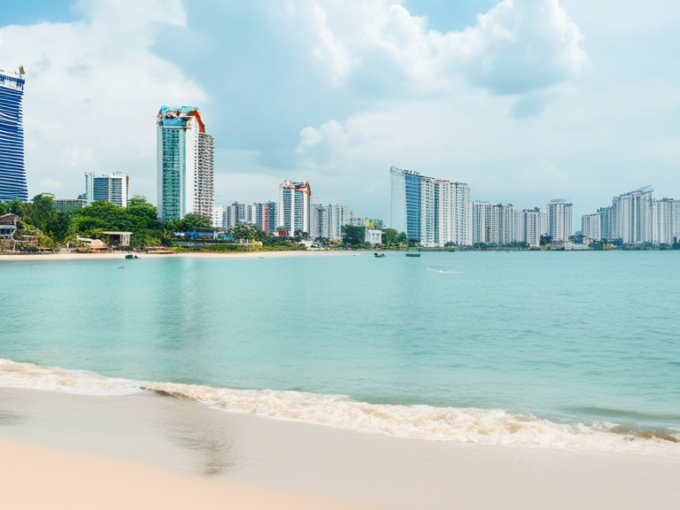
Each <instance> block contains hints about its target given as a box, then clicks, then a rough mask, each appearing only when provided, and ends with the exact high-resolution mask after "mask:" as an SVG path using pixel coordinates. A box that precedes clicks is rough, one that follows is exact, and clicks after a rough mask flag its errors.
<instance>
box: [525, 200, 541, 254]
mask: <svg viewBox="0 0 680 510" xmlns="http://www.w3.org/2000/svg"><path fill="white" fill-rule="evenodd" d="M542 215H543V212H542V211H541V209H539V208H538V207H537V208H536V209H525V210H524V211H522V223H523V230H524V237H523V238H522V239H521V240H520V242H523V243H527V244H529V246H535V247H538V246H541V222H542V221H543V220H542Z"/></svg>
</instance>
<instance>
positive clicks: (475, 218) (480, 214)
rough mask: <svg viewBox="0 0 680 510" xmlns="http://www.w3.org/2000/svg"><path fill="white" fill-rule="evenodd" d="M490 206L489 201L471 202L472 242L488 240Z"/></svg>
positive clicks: (485, 241)
mask: <svg viewBox="0 0 680 510" xmlns="http://www.w3.org/2000/svg"><path fill="white" fill-rule="evenodd" d="M491 206H492V204H491V203H489V202H472V206H471V207H472V244H477V243H488V242H489V235H488V231H489V227H488V226H487V225H490V224H491Z"/></svg>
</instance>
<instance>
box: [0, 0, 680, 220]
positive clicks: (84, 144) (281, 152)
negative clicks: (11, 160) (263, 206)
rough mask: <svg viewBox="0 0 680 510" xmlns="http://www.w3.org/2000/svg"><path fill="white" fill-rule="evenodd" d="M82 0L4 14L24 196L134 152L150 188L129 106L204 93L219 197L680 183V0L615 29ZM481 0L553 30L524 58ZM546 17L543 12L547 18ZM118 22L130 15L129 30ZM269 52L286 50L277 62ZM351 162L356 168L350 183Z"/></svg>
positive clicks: (143, 126)
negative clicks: (295, 181)
mask: <svg viewBox="0 0 680 510" xmlns="http://www.w3.org/2000/svg"><path fill="white" fill-rule="evenodd" d="M74 3H75V1H74V2H68V1H65V2H62V4H63V9H61V10H59V12H56V11H53V10H52V9H45V10H44V14H41V16H44V18H43V19H42V23H41V24H38V23H37V21H38V20H37V19H35V18H34V17H33V16H34V14H33V13H32V12H31V9H30V8H29V7H22V6H12V7H11V8H10V9H8V10H7V12H6V13H4V14H5V15H4V16H3V21H2V26H1V27H0V33H1V34H2V44H1V45H0V62H1V63H2V67H3V68H4V69H16V68H18V66H19V65H24V66H25V69H26V72H27V79H28V80H29V81H28V89H27V90H28V91H30V94H29V96H28V97H27V98H26V99H25V101H24V106H25V114H26V115H27V116H28V118H32V119H34V120H33V121H31V122H26V124H25V130H26V143H27V146H29V145H30V146H31V147H32V148H33V150H32V151H31V152H30V153H28V154H27V159H26V167H27V169H28V171H29V173H30V175H31V177H30V180H29V196H33V195H35V194H37V193H40V192H42V191H44V190H46V189H51V190H52V191H53V192H54V193H55V194H57V195H58V196H77V194H78V193H80V192H81V191H80V188H81V186H80V181H75V180H72V179H71V178H70V175H71V172H75V173H76V174H82V172H85V171H91V172H95V173H96V174H97V175H99V174H102V173H107V174H108V173H112V172H114V171H124V172H126V173H128V174H129V175H130V176H131V178H132V179H133V180H134V182H135V190H136V192H138V193H139V194H142V195H145V196H147V197H148V198H149V200H151V201H156V191H155V181H156V179H155V171H154V169H155V161H154V159H155V153H153V151H152V150H151V149H150V147H153V141H154V139H155V133H154V130H153V126H149V125H148V124H147V123H145V122H140V121H139V120H137V119H136V118H137V116H138V117H139V118H140V119H141V118H142V117H145V118H147V117H150V116H151V115H153V114H154V113H155V112H156V111H157V109H158V105H159V102H160V101H161V100H162V101H163V102H165V103H167V104H176V105H180V104H196V105H199V106H201V107H202V109H203V110H204V120H205V121H206V123H207V125H208V126H210V133H211V134H213V135H214V136H215V137H216V146H215V188H216V189H217V190H223V191H218V194H217V195H216V196H215V198H216V201H217V202H221V203H233V202H234V201H235V200H239V201H244V202H248V203H251V202H255V201H260V200H262V199H263V198H262V197H271V198H274V197H272V196H271V195H269V193H267V190H271V189H276V187H277V186H278V185H279V184H280V182H281V181H283V180H284V179H286V178H300V179H307V180H309V181H310V182H313V183H314V186H315V190H317V191H318V194H319V195H320V196H323V197H324V201H325V202H328V203H339V204H343V203H344V204H350V203H351V204H352V207H353V208H354V209H356V210H360V211H362V214H366V215H367V216H372V217H383V218H386V217H387V216H388V211H389V198H388V193H389V183H388V182H386V181H385V179H384V171H385V170H384V169H385V168H389V166H390V165H397V166H400V167H403V168H414V169H422V171H423V172H425V173H428V174H431V175H437V176H439V177H441V178H444V179H449V180H460V181H462V182H468V183H469V184H470V186H471V188H472V196H471V199H472V200H488V201H490V202H494V203H512V204H513V205H514V207H515V208H516V209H520V210H523V209H530V208H532V207H535V205H536V204H545V203H547V202H548V201H549V200H551V199H552V198H554V197H560V196H564V197H569V198H571V200H572V201H573V204H574V216H575V217H576V218H580V216H582V215H583V214H588V213H593V212H594V211H596V209H597V207H601V205H602V204H606V203H608V202H609V200H610V198H611V195H613V194H614V189H613V188H614V187H615V188H616V189H618V190H632V189H637V188H639V187H641V186H643V185H646V184H649V183H653V184H654V186H655V188H656V189H657V190H659V191H658V192H659V193H660V194H663V195H666V196H671V197H674V196H680V183H678V182H677V179H675V178H674V177H673V175H674V173H675V172H677V169H678V168H679V167H680V160H679V158H680V155H678V153H677V151H676V150H675V149H674V146H675V145H676V140H675V138H676V137H677V127H678V114H677V108H678V103H677V97H678V94H677V90H676V89H677V87H675V86H674V85H673V83H674V82H673V81H672V80H670V81H669V79H668V76H669V73H670V74H671V75H672V74H673V73H675V71H674V69H677V68H678V66H674V65H673V64H674V63H675V62H677V58H678V57H677V55H675V54H673V53H670V54H668V55H666V56H664V58H659V57H658V55H657V51H658V48H659V45H658V44H656V42H655V41H656V39H655V38H658V37H666V38H670V39H671V40H675V39H674V38H675V37H677V36H676V35H675V34H674V33H673V31H672V27H676V26H677V23H676V22H677V16H678V12H677V11H678V9H679V8H676V7H674V6H668V5H666V4H664V7H663V9H662V8H661V7H660V5H661V3H660V2H657V1H655V0H652V1H650V2H647V3H645V7H644V8H643V7H638V6H628V7H626V9H627V10H626V11H625V13H624V14H625V16H624V14H622V16H623V21H622V18H621V17H617V18H616V19H617V20H619V22H624V24H625V23H629V24H631V25H632V24H635V25H636V29H635V30H633V31H631V32H629V34H628V36H627V37H626V40H625V44H622V41H621V38H620V37H619V34H618V32H617V30H618V29H617V28H616V27H614V26H612V23H610V22H608V21H607V20H608V19H609V18H607V17H606V16H604V15H603V13H604V11H603V10H602V9H603V8H602V5H601V2H600V1H597V0H596V1H595V2H588V3H587V5H586V3H585V2H584V1H583V0H573V1H570V2H569V3H568V4H567V3H565V2H556V1H554V2H552V1H551V2H547V1H542V2H540V5H542V6H544V7H545V10H544V12H545V16H546V17H548V18H549V19H547V20H546V19H544V18H543V17H540V18H538V19H537V18H535V17H533V16H532V15H531V14H530V13H529V12H528V11H526V10H525V9H523V8H522V4H523V3H524V2H513V7H512V9H510V10H504V9H496V10H493V11H492V10H491V9H492V8H495V7H497V4H498V3H497V2H465V3H463V2H458V1H452V2H446V3H442V4H441V5H435V4H434V3H432V2H427V3H418V4H417V3H415V2H401V3H400V6H399V8H397V7H394V8H392V9H391V7H392V6H391V5H390V3H389V2H386V3H381V2H377V1H376V2H369V4H371V5H372V6H373V7H372V8H371V9H369V10H367V11H366V12H364V13H361V14H358V13H356V9H354V8H353V7H352V2H347V3H346V4H347V5H331V3H330V2H326V1H320V2H318V7H319V9H321V10H320V11H314V9H311V8H310V6H308V5H303V3H300V2H295V1H294V2H292V5H294V6H295V12H288V11H285V10H283V11H282V10H281V8H276V7H274V6H267V7H262V6H260V8H257V7H255V6H252V7H251V6H241V7H239V8H238V10H239V12H242V14H243V16H245V18H244V17H243V16H240V15H236V14H237V12H236V11H235V9H236V7H235V6H234V5H228V4H229V3H220V4H219V5H217V4H215V5H212V6H211V7H210V8H208V7H207V6H208V4H209V2H205V1H201V2H192V3H191V4H188V3H180V2H174V1H170V2H167V3H166V4H167V5H166V8H165V9H157V10H155V9H149V10H144V9H141V7H139V8H138V7H135V8H130V7H128V8H126V9H122V8H121V7H120V6H119V5H117V4H116V3H115V2H104V1H103V0H93V1H92V2H87V3H85V2H81V3H80V5H79V6H78V8H77V9H70V7H71V6H72V5H73V4H74ZM532 5H533V4H532ZM598 5H599V7H598ZM241 10H242V11H241ZM536 10H537V11H538V10H539V9H536ZM41 12H42V11H41ZM316 12H318V13H319V16H322V15H323V16H322V17H321V18H317V17H316ZM350 13H354V15H356V16H357V19H356V20H355V21H356V23H355V21H354V20H353V18H352V16H349V14H350ZM660 13H663V15H660ZM397 14H398V16H397ZM476 14H484V15H485V16H487V17H486V18H485V19H488V21H489V23H490V26H492V27H499V28H500V27H502V28H503V29H505V30H507V31H508V32H509V33H512V34H513V35H515V36H516V40H517V41H518V43H519V42H521V44H533V45H534V47H539V48H542V49H543V51H544V53H542V54H541V58H540V59H538V60H537V61H536V62H535V63H534V64H530V63H527V62H526V61H524V60H523V57H522V53H521V52H518V51H517V50H518V48H519V46H515V45H512V44H510V43H506V42H504V41H490V40H488V37H489V34H488V33H486V32H484V30H482V28H481V26H480V24H479V23H478V21H477V19H476V18H475V15H476ZM513 16H515V17H513ZM541 16H543V15H541ZM237 19H238V20H241V23H242V25H240V26H239V25H238V24H237V23H235V20H237ZM322 19H325V21H323V22H322V21H321V20H322ZM379 19H385V20H386V24H385V25H376V22H377V20H379ZM218 20H219V21H218ZM510 20H514V21H513V22H512V23H511V22H510ZM626 20H627V21H626ZM387 21H389V23H387ZM216 23H218V24H220V28H219V29H217V27H216V26H215V24H216ZM638 23H640V26H639V27H638V26H637V24H638ZM541 24H543V26H546V27H547V29H546V31H545V32H540V33H539V32H537V31H536V29H535V27H537V26H541ZM10 25H11V26H10ZM366 26H376V30H378V29H379V30H378V32H376V33H375V36H376V37H377V39H368V38H366V37H363V36H364V35H365V34H364V32H363V30H364V29H363V28H362V27H366ZM97 27H105V29H103V30H99V29H97ZM324 27H325V29H327V32H323V29H324ZM400 27H401V28H404V30H406V29H408V30H407V31H406V32H404V33H408V34H409V37H410V38H404V39H398V40H396V41H395V43H394V44H395V46H394V47H393V51H392V52H390V51H387V47H383V46H380V44H381V43H382V42H385V41H389V40H391V39H390V37H391V35H393V33H392V31H393V30H396V29H397V28H400ZM466 28H467V29H469V30H468V33H470V34H472V35H474V36H475V37H477V38H478V41H479V42H480V45H479V48H480V50H479V51H480V52H481V53H480V54H478V55H473V56H472V57H471V58H472V60H471V61H469V62H466V63H461V62H459V61H458V60H457V58H458V57H457V55H456V54H455V53H451V52H446V51H443V50H442V51H441V52H438V51H437V50H436V47H435V46H434V41H435V39H436V37H441V39H442V40H445V41H450V42H451V48H455V47H456V46H455V40H456V38H457V37H460V36H461V34H463V31H464V30H465V29H466ZM430 30H431V31H432V33H433V38H428V36H427V34H428V33H429V31H430ZM322 32H323V33H329V34H331V35H332V36H333V37H331V38H330V39H329V40H328V41H330V42H328V43H327V44H330V45H331V47H335V46H332V45H334V44H335V45H336V46H337V48H338V51H337V52H336V53H329V46H327V45H326V43H324V42H323V40H322V39H321V37H320V35H319V34H320V33H322ZM293 33H294V34H296V37H295V38H291V37H287V35H289V34H293ZM503 33H505V32H503ZM112 34H125V35H124V39H125V41H126V45H123V46H120V45H119V44H118V43H119V38H118V37H116V38H115V39H111V37H113V35H112ZM218 34H222V35H220V36H218ZM223 34H234V36H235V37H236V35H235V34H238V37H239V38H240V39H239V40H242V41H245V42H244V44H241V45H239V53H238V54H234V53H233V52H232V50H231V49H230V48H231V45H226V48H225V45H224V44H222V42H223V41H222V39H223ZM435 36H436V37H435ZM558 36H564V39H562V38H561V37H558ZM553 37H554V38H553ZM116 41H118V42H116ZM179 41H184V42H185V44H181V45H180V44H179ZM409 41H410V42H412V43H413V45H414V46H413V47H414V48H416V47H418V48H423V51H424V53H423V54H422V55H421V56H420V57H422V58H420V57H418V58H420V61H421V62H422V64H423V66H422V67H421V68H416V67H413V65H412V64H413V63H414V60H409V59H408V58H407V57H408V55H409V53H408V52H407V51H406V50H407V48H408V47H410V46H408V45H409V44H410V43H409ZM251 43H252V44H251ZM178 45H179V46H178ZM664 47H668V48H670V47H672V45H664ZM103 48H107V52H111V51H113V54H111V57H112V58H104V55H103V54H102V52H103ZM256 48H259V49H258V50H257V51H256V50H255V49H256ZM612 48H616V52H618V53H616V52H615V54H612ZM632 49H634V54H635V55H637V56H638V58H635V59H633V60H632V61H631V59H629V58H624V55H628V52H630V51H632ZM316 50H318V51H316ZM109 54H110V53H107V55H109ZM265 55H276V59H275V60H276V62H277V65H275V66H272V65H270V62H269V60H267V58H265V57H264V56H265ZM333 55H336V57H333ZM343 55H344V56H345V57H343ZM484 58H489V59H490V61H492V62H494V66H492V67H491V68H490V69H488V72H489V74H480V68H479V67H478V64H479V63H480V62H482V61H483V60H484ZM513 58H516V59H517V60H515V61H514V62H516V65H514V66H513V67H508V66H510V64H511V62H513V60H512V59H513ZM343 59H344V60H343ZM343 62H344V64H342V63H343ZM622 62H625V63H626V64H625V65H622V64H621V63H622ZM341 64H342V65H341ZM417 69H420V71H417ZM507 69H512V70H513V72H512V73H506V72H505V70H507ZM206 70H210V72H206ZM265 70H266V74H263V73H264V71H265ZM419 73H420V74H419ZM550 73H553V74H550ZM110 76H115V77H116V79H115V80H108V79H106V77H110ZM259 76H268V77H269V78H271V79H269V78H268V79H267V80H261V79H259V78H257V77H259ZM510 77H512V78H513V80H512V81H510V80H509V78H510ZM102 84H104V86H102ZM371 91H372V92H371ZM225 92H226V93H225ZM104 119H106V120H105V121H104ZM121 126H125V128H124V129H121ZM359 179H360V180H361V183H362V185H361V186H358V187H347V186H343V183H345V182H349V181H354V182H358V180H359ZM246 185H247V186H246ZM232 190H244V191H243V192H241V193H236V192H232ZM271 198H267V199H271ZM350 198H351V200H350ZM577 221H578V220H577ZM574 227H575V230H576V229H577V228H576V227H577V224H576V223H575V225H574Z"/></svg>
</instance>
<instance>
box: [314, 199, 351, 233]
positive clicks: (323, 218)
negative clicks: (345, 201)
mask: <svg viewBox="0 0 680 510" xmlns="http://www.w3.org/2000/svg"><path fill="white" fill-rule="evenodd" d="M310 208H311V213H310V233H309V234H310V237H311V238H312V239H316V238H317V237H323V238H325V239H328V240H331V241H340V240H342V227H343V226H344V225H346V224H347V219H346V216H345V208H344V207H343V206H341V205H338V204H329V205H321V204H311V206H310Z"/></svg>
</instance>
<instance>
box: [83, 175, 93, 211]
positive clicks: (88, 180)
mask: <svg viewBox="0 0 680 510" xmlns="http://www.w3.org/2000/svg"><path fill="white" fill-rule="evenodd" d="M84 196H85V205H92V202H94V172H85V195H84Z"/></svg>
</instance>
